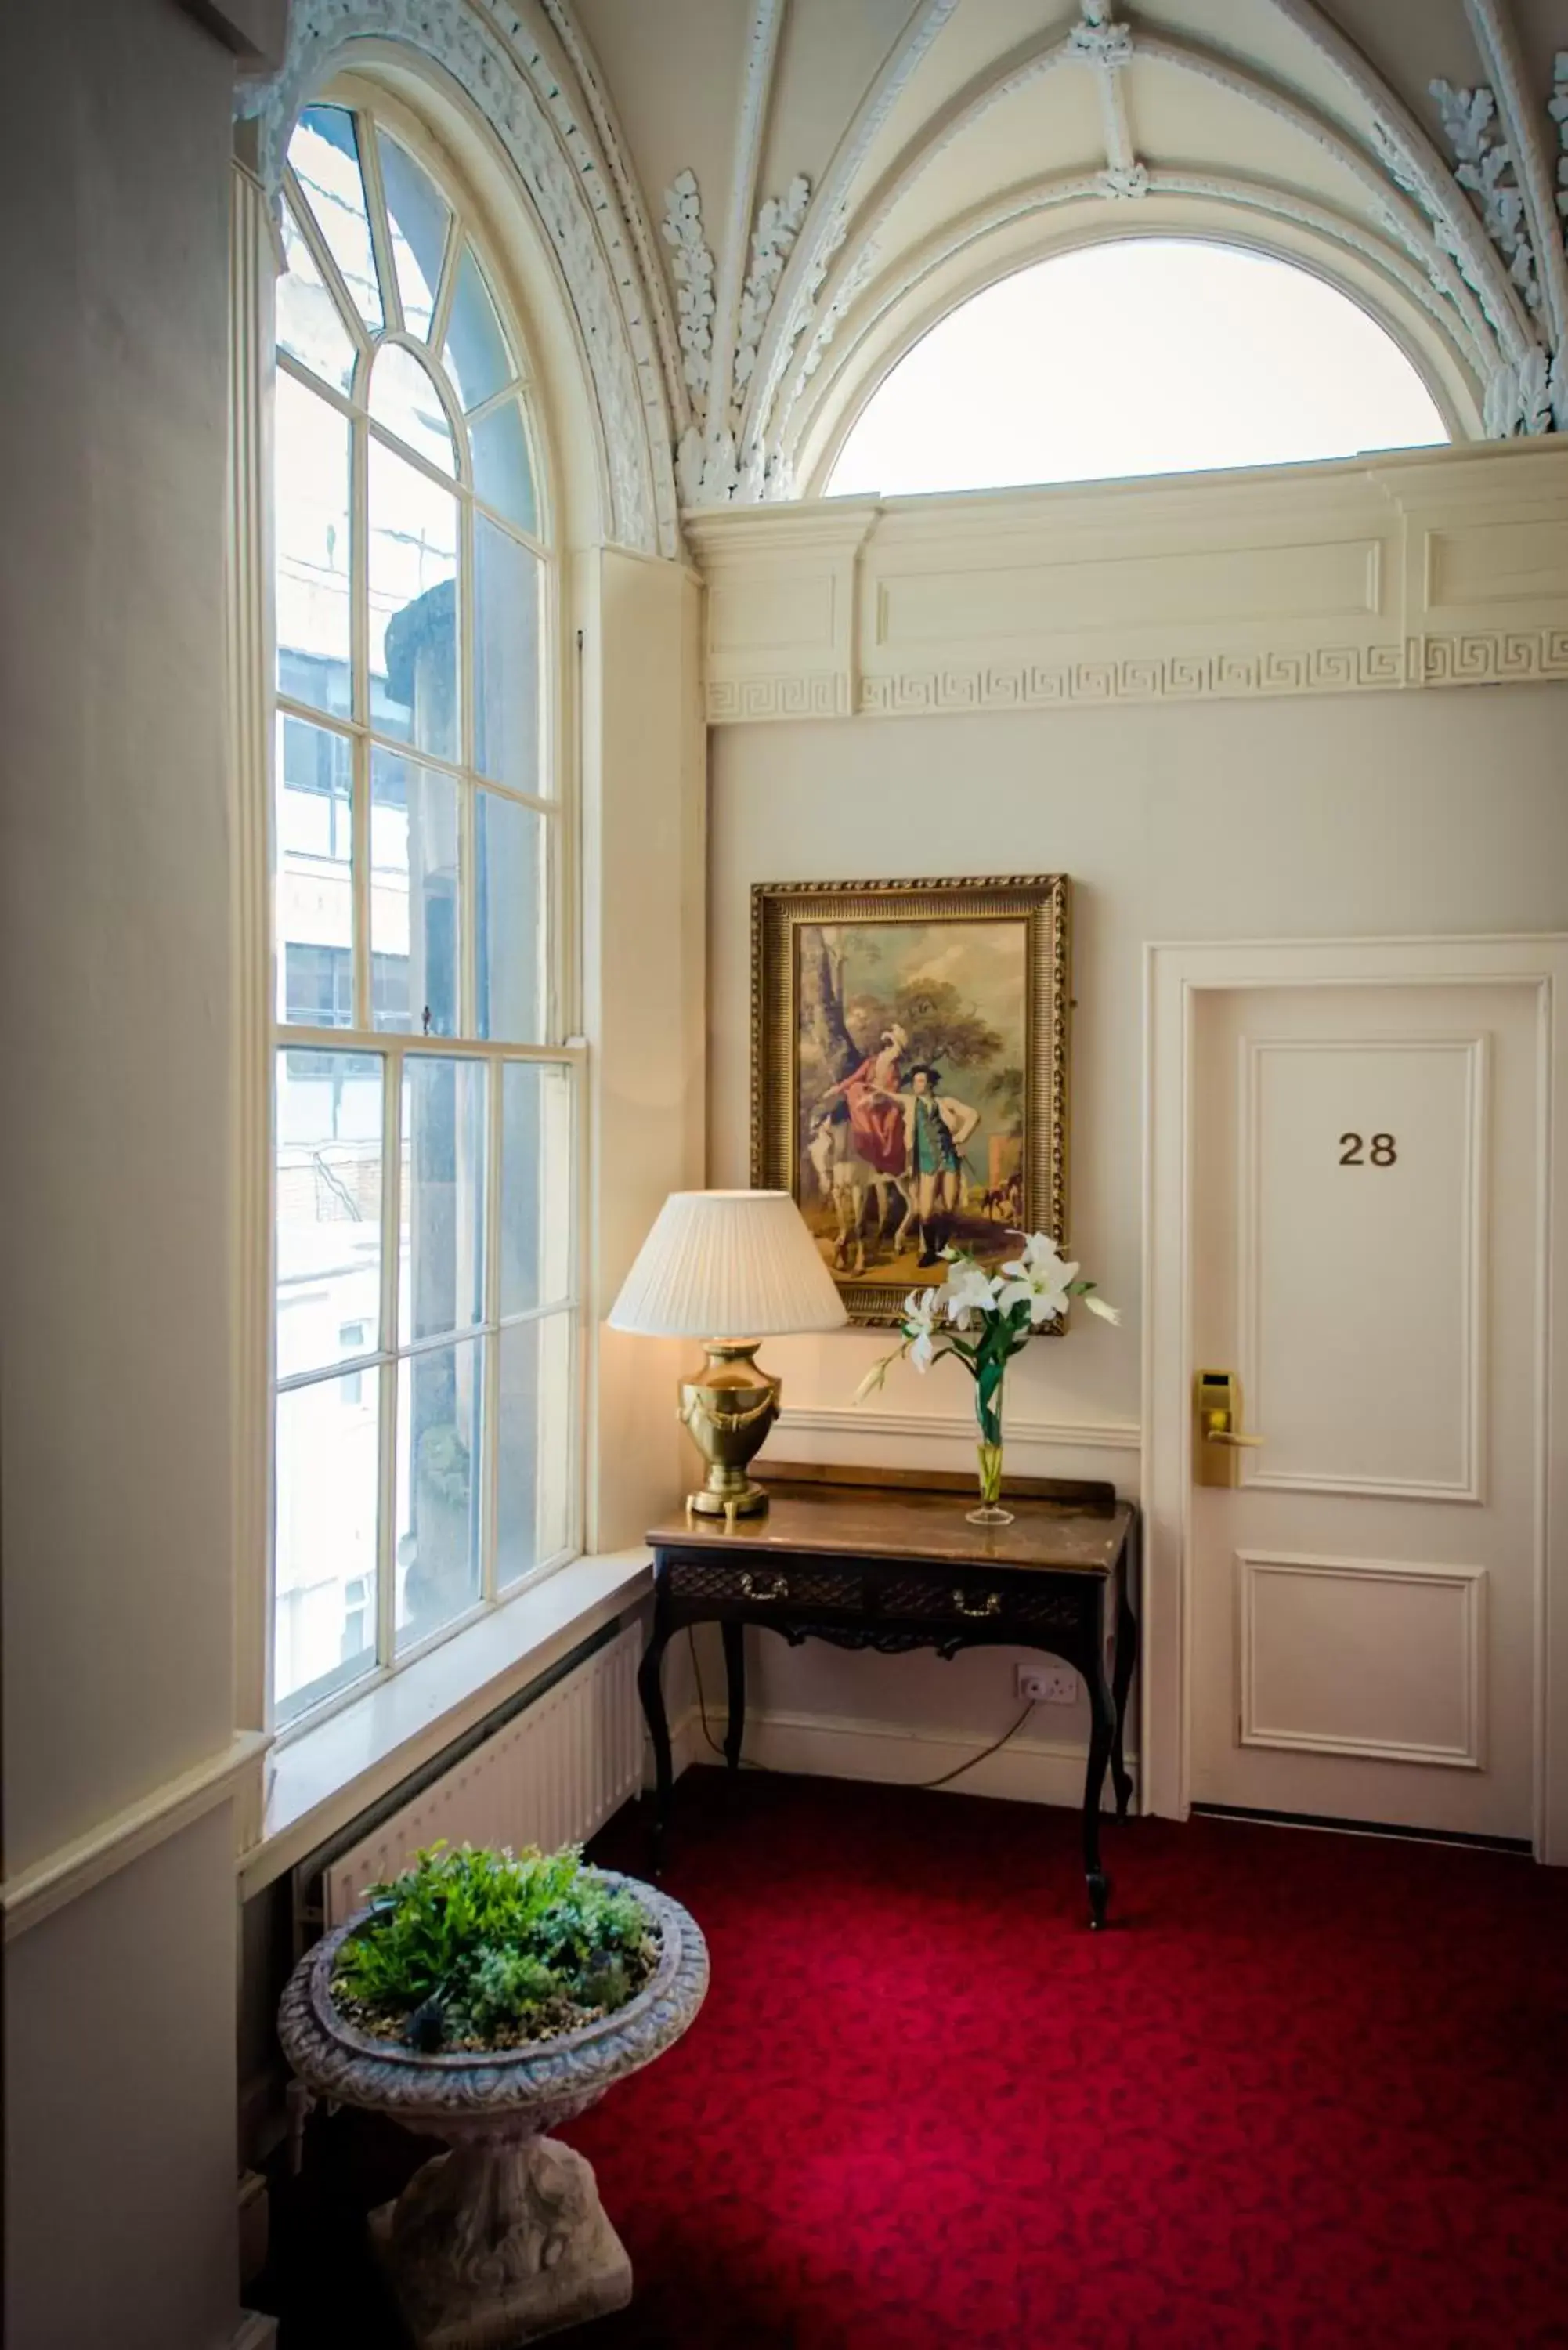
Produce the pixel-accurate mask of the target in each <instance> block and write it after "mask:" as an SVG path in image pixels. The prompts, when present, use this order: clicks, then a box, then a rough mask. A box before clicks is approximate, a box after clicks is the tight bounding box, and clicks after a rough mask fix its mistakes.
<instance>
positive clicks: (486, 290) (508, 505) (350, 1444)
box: [272, 93, 577, 1724]
mask: <svg viewBox="0 0 1568 2350" xmlns="http://www.w3.org/2000/svg"><path fill="white" fill-rule="evenodd" d="M282 233H283V245H284V253H285V256H286V264H287V266H286V274H285V275H284V276H282V277H280V279H279V281H278V286H277V312H276V319H277V327H276V345H277V348H276V390H275V411H274V435H273V446H274V490H275V494H274V505H273V515H274V538H275V639H276V651H277V668H276V694H277V716H276V739H275V794H274V811H275V814H274V827H273V851H274V853H273V871H274V898H273V904H274V954H275V981H276V990H275V1041H276V1045H277V1056H276V1097H275V1121H276V1126H275V1144H276V1151H275V1160H276V1164H275V1185H276V1198H275V1277H276V1326H275V1379H276V1419H275V1453H274V1458H275V1479H274V1516H275V1543H274V1576H273V1650H272V1691H273V1716H274V1720H275V1721H276V1722H277V1723H279V1724H286V1723H287V1722H289V1721H294V1720H296V1719H297V1718H298V1717H299V1716H301V1715H302V1714H304V1713H306V1712H308V1711H312V1710H314V1709H315V1708H317V1706H319V1705H321V1704H323V1703H325V1702H327V1700H330V1699H331V1698H333V1697H334V1696H336V1695H337V1693H338V1692H340V1691H342V1690H346V1689H348V1687H349V1686H350V1685H352V1684H355V1683H357V1682H359V1681H361V1680H362V1679H365V1678H366V1677H367V1676H369V1675H372V1674H376V1673H384V1672H388V1671H390V1670H391V1669H394V1668H395V1667H396V1666H398V1665H399V1664H400V1663H403V1662H406V1661H407V1659H409V1658H410V1656H411V1655H412V1654H414V1653H415V1652H416V1651H418V1650H419V1649H421V1648H423V1647H425V1646H427V1645H428V1644H429V1643H431V1641H433V1640H435V1639H438V1638H442V1637H444V1636H445V1635H446V1634H448V1633H450V1632H451V1631H452V1629H453V1628H455V1627H457V1626H458V1625H460V1624H461V1623H462V1622H464V1621H465V1620H467V1618H468V1617H470V1616H471V1615H472V1614H473V1613H475V1612H476V1611H478V1610H479V1609H481V1608H483V1607H485V1606H487V1605H488V1604H489V1603H491V1602H492V1601H493V1600H494V1599H495V1598H496V1597H497V1596H499V1595H501V1594H502V1593H504V1592H505V1591H507V1590H509V1589H511V1588H514V1587H515V1586H517V1585H518V1584H519V1583H521V1582H522V1581H523V1580H524V1579H525V1578H526V1577H528V1576H530V1575H535V1574H537V1573H540V1572H542V1571H544V1570H545V1568H547V1567H548V1566H549V1565H552V1564H554V1563H556V1561H557V1560H559V1559H560V1558H561V1557H562V1556H564V1555H568V1554H569V1552H570V1550H571V1549H572V1547H573V1545H574V1543H575V1539H576V1531H577V1529H576V1515H577V1511H576V1469H575V1453H576V1414H575V1412H574V1410H573V1408H572V1403H571V1399H572V1396H573V1394H574V1391H575V1386H576V1371H575V1365H576V1314H575V1292H576V1271H575V1266H576V1255H575V1246H574V1241H573V1213H572V1201H573V1193H574V1188H575V1186H574V1177H573V1172H572V1160H573V1153H574V1125H575V1099H576V1084H575V1080H576V1056H575V1055H574V1053H573V1052H572V1051H571V1050H570V1049H569V1048H566V1046H565V1045H564V1039H565V1036H566V1026H567V1024H568V1020H569V1012H568V1009H567V1004H566V977H567V974H566V972H565V970H564V967H563V962H562V957H561V953H560V948H559V935H560V931H561V927H562V925H561V924H560V922H559V920H558V919H557V916H558V908H559V903H560V899H561V895H562V889H563V879H562V868H563V863H564V856H565V849H564V836H565V820H564V811H563V804H562V795H561V792H560V788H559V777H558V765H559V761H558V756H557V751H556V743H557V734H558V730H557V724H556V701H557V696H556V690H555V681H556V675H557V666H558V659H559V655H558V639H559V613H558V594H557V580H556V565H555V562H554V561H553V558H552V547H551V531H552V511H551V504H552V502H551V496H550V484H549V477H548V471H547V467H546V464H545V452H544V449H543V446H542V442H541V432H540V421H539V418H538V415H537V413H536V411H535V405H534V403H533V402H532V401H531V399H530V392H529V367H528V359H527V352H526V348H525V346H524V339H523V338H522V335H521V333H520V332H519V328H518V324H517V320H516V318H515V317H514V316H513V314H512V311H511V309H510V307H509V306H508V303H507V299H506V295H505V289H504V280H503V278H502V276H501V274H500V272H499V271H498V269H497V268H496V266H495V265H494V262H493V256H492V255H490V254H489V253H488V252H487V250H486V248H485V245H484V243H483V236H482V233H481V226H480V223H479V221H478V220H477V218H476V217H475V216H474V213H473V208H472V205H470V204H469V203H466V202H465V200H464V197H463V195H462V191H461V185H460V182H459V181H458V179H457V176H456V174H455V172H453V171H452V168H451V166H450V165H449V164H448V162H447V161H446V160H445V159H444V157H443V156H442V155H441V152H440V151H438V150H437V149H436V148H435V147H434V146H433V145H432V144H431V142H430V141H429V140H427V139H426V138H425V137H424V136H423V134H422V132H421V130H420V128H419V126H418V125H417V124H415V123H413V122H412V121H410V120H407V119H406V118H405V117H404V116H403V115H402V114H401V113H400V111H398V110H396V109H393V108H392V107H391V106H390V105H389V104H388V103H384V102H383V101H382V100H381V99H379V97H371V96H361V95H359V94H358V93H355V94H351V95H350V96H348V98H345V99H339V100H338V101H337V102H334V103H324V104H318V105H314V106H310V107H308V108H306V110H305V112H304V114H303V115H302V116H301V118H300V121H299V124H298V127H297V129H296V131H295V133H294V137H293V140H292V141H291V144H290V147H289V154H288V170H287V172H286V178H285V183H284V190H283V199H282Z"/></svg>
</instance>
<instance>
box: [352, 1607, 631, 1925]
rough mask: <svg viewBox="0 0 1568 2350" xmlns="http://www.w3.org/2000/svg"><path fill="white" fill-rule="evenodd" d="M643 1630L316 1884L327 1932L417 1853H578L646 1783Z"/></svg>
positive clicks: (604, 1651) (583, 1667)
mask: <svg viewBox="0 0 1568 2350" xmlns="http://www.w3.org/2000/svg"><path fill="white" fill-rule="evenodd" d="M641 1648H642V1631H641V1627H639V1625H636V1624H632V1625H628V1627H627V1628H626V1630H625V1631H624V1632H620V1633H618V1634H617V1636H616V1638H614V1639H613V1640H611V1641H608V1642H607V1644H606V1645H605V1647H604V1648H599V1649H597V1650H596V1651H595V1653H594V1654H593V1655H592V1656H591V1657H588V1658H586V1659H584V1661H583V1663H582V1664H580V1665H578V1666H577V1668H576V1670H575V1671H573V1672H570V1673H567V1674H566V1677H565V1679H562V1680H559V1681H557V1682H556V1685H555V1687H554V1688H553V1689H550V1690H546V1691H545V1695H544V1696H543V1697H542V1698H539V1699H538V1700H536V1701H535V1703H534V1704H533V1705H530V1706H526V1707H524V1711H522V1712H521V1713H519V1714H517V1715H516V1716H514V1719H513V1720H512V1721H508V1722H505V1723H504V1724H503V1726H502V1728H501V1729H499V1730H498V1731H496V1732H495V1734H494V1736H493V1737H492V1738H487V1739H485V1740H484V1741H483V1743H482V1744H480V1745H478V1746H476V1747H475V1748H474V1749H473V1751H472V1753H470V1754H465V1755H464V1756H463V1757H462V1761H461V1762H459V1763H453V1764H452V1769H451V1770H450V1771H448V1772H446V1773H444V1774H443V1775H442V1776H441V1778H439V1779H436V1780H433V1781H432V1782H431V1784H430V1785H429V1786H428V1787H425V1788H423V1789H422V1790H421V1793H420V1794H417V1795H416V1796H415V1797H414V1798H413V1800H412V1802H410V1803H408V1804H404V1805H403V1807H402V1809H401V1811H399V1812H394V1813H393V1814H391V1816H390V1818H389V1819H386V1820H383V1821H382V1823H381V1825H379V1827H378V1828H375V1829H373V1830H372V1831H371V1833H370V1834H369V1835H367V1836H364V1837H362V1838H361V1839H360V1841H359V1842H358V1844H356V1845H352V1846H350V1847H349V1849H348V1851H347V1852H345V1853H343V1854H341V1855H340V1856H338V1857H337V1859H335V1860H333V1861H332V1862H331V1863H330V1864H329V1866H327V1869H326V1871H325V1872H324V1875H323V1879H322V1907H323V1909H324V1911H325V1922H326V1924H327V1927H328V1928H331V1927H333V1926H340V1925H342V1923H343V1921H344V1919H345V1918H348V1917H351V1916H352V1915H353V1913H354V1911H355V1910H356V1909H358V1908H359V1907H360V1906H361V1904H362V1903H363V1901H364V1898H365V1888H366V1887H367V1886H369V1885H374V1884H377V1883H379V1881H380V1880H381V1879H383V1878H385V1877H395V1876H396V1875H397V1874H398V1872H399V1870H400V1869H401V1868H404V1867H406V1866H408V1864H409V1862H410V1861H411V1860H412V1858H413V1856H414V1855H415V1853H416V1852H418V1851H419V1850H420V1849H421V1846H425V1845H431V1844H434V1843H435V1842H436V1841H437V1839H438V1838H441V1837H444V1838H445V1840H446V1841H447V1843H448V1844H453V1845H457V1844H475V1845H510V1846H512V1847H513V1849H514V1851H515V1850H517V1849H518V1848H519V1847H520V1846H523V1845H527V1844H536V1845H538V1846H541V1848H542V1849H543V1850H544V1851H545V1852H550V1851H553V1850H554V1849H555V1848H556V1846H558V1845H563V1844H582V1843H584V1842H586V1840H587V1838H588V1837H589V1836H591V1835H593V1833H594V1831H595V1829H596V1828H600V1827H602V1826H603V1825H604V1824H605V1822H606V1820H607V1819H608V1818H609V1816H610V1814H611V1813H612V1812H615V1811H618V1809H619V1808H620V1806H621V1804H624V1803H625V1802H626V1801H627V1799H628V1796H631V1795H634V1794H637V1793H638V1791H639V1788H640V1786H641V1784H642V1717H641V1713H640V1711H639V1706H638V1696H637V1667H638V1659H639V1655H640V1653H641Z"/></svg>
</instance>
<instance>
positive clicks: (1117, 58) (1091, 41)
mask: <svg viewBox="0 0 1568 2350" xmlns="http://www.w3.org/2000/svg"><path fill="white" fill-rule="evenodd" d="M1067 47H1068V48H1069V50H1070V51H1071V52H1072V54H1073V56H1074V57H1082V58H1083V59H1084V60H1085V64H1088V65H1092V66H1098V67H1099V68H1101V69H1102V71H1104V72H1106V73H1116V72H1119V71H1120V69H1121V68H1122V67H1124V66H1130V65H1131V63H1132V61H1133V36H1132V31H1131V28H1130V27H1129V26H1127V25H1117V24H1113V22H1112V21H1111V16H1110V10H1109V7H1108V5H1106V0H1084V9H1083V15H1082V16H1080V18H1079V20H1078V22H1077V23H1076V24H1075V26H1073V29H1072V31H1071V32H1070V33H1069V34H1068V36H1067Z"/></svg>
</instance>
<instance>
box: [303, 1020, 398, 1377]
mask: <svg viewBox="0 0 1568 2350" xmlns="http://www.w3.org/2000/svg"><path fill="white" fill-rule="evenodd" d="M383 1066H384V1064H383V1062H382V1059H381V1056H380V1055H379V1053H331V1052H321V1051H317V1050H316V1049H314V1048H297V1047H295V1046H289V1047H288V1048H286V1050H285V1051H283V1052H281V1053H280V1054H279V1055H278V1056H277V1376H278V1378H280V1379H286V1378H293V1377H294V1375H295V1374H296V1372H298V1371H312V1370H317V1369H322V1368H325V1367H326V1366H327V1364H329V1363H337V1362H341V1361H343V1359H344V1358H345V1357H347V1356H349V1355H362V1354H368V1353H369V1352H370V1351H371V1350H372V1349H373V1348H374V1347H376V1346H377V1345H378V1344H379V1337H378V1332H379V1325H380V1318H381V1310H380V1309H381V1074H382V1069H383Z"/></svg>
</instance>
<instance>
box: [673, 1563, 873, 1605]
mask: <svg viewBox="0 0 1568 2350" xmlns="http://www.w3.org/2000/svg"><path fill="white" fill-rule="evenodd" d="M664 1580H665V1584H666V1586H667V1588H668V1590H669V1593H670V1597H671V1599H689V1600H699V1601H701V1602H703V1603H705V1604H710V1605H711V1604H713V1603H718V1604H720V1605H722V1606H731V1607H733V1606H739V1607H754V1608H755V1609H756V1611H757V1614H758V1615H759V1616H765V1615H766V1614H767V1613H768V1612H769V1610H770V1609H772V1608H780V1609H782V1608H784V1607H788V1608H791V1609H794V1608H799V1607H830V1608H832V1609H834V1610H835V1611H836V1612H837V1613H840V1614H843V1613H848V1614H850V1615H858V1614H859V1612H860V1609H861V1607H862V1605H863V1602H864V1597H865V1594H864V1588H863V1586H862V1583H861V1578H860V1576H859V1575H857V1574H856V1573H855V1572H854V1570H853V1569H852V1568H839V1567H835V1566H812V1565H806V1566H803V1565H801V1564H800V1563H799V1562H798V1561H797V1560H794V1559H789V1560H784V1561H782V1562H781V1563H780V1564H779V1565H773V1564H772V1563H771V1562H770V1561H769V1560H767V1559H758V1560H755V1561H754V1562H752V1563H750V1564H748V1565H741V1564H740V1563H739V1562H738V1561H733V1560H730V1559H721V1558H675V1559H671V1560H670V1565H669V1566H668V1567H667V1568H666V1570H665V1575H664Z"/></svg>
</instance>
